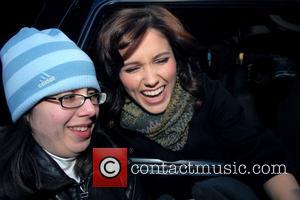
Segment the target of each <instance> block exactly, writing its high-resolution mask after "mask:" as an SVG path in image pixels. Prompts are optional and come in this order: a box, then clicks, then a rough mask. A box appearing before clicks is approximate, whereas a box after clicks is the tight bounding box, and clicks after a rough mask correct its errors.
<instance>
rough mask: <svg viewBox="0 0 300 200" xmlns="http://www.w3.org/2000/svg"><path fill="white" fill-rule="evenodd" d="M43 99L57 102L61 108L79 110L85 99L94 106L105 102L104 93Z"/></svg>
mask: <svg viewBox="0 0 300 200" xmlns="http://www.w3.org/2000/svg"><path fill="white" fill-rule="evenodd" d="M45 99H52V100H58V101H59V102H60V105H61V106H62V107H63V108H79V107H80V106H82V105H83V104H84V102H85V101H86V100H87V99H89V100H91V102H92V104H94V105H99V104H103V103H104V102H105V100H106V93H104V92H100V93H93V94H91V95H88V96H83V95H81V94H66V95H64V96H61V97H46V98H45Z"/></svg>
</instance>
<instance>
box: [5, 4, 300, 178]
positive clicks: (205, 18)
mask: <svg viewBox="0 0 300 200" xmlns="http://www.w3.org/2000/svg"><path fill="white" fill-rule="evenodd" d="M234 2H235V1H230V2H229V1H211V2H210V3H209V1H195V0H194V1H180V0H179V1H163V2H160V3H159V1H155V2H138V1H128V2H126V1H120V2H117V3H111V4H108V5H105V6H104V5H103V4H101V3H99V5H97V4H95V5H94V8H93V10H92V11H91V13H92V14H91V15H90V16H89V18H87V19H88V20H89V21H86V22H85V24H84V26H83V28H82V29H81V33H80V35H79V33H76V34H75V33H74V30H75V29H74V26H75V25H74V26H73V25H71V24H70V22H72V21H73V20H74V18H73V16H71V15H70V16H69V17H68V16H64V22H63V23H62V22H61V23H60V25H59V26H61V27H62V28H65V29H66V32H69V33H70V34H74V35H76V36H78V35H79V40H78V44H79V45H80V46H82V48H83V49H85V50H86V51H87V52H88V54H90V55H91V56H92V57H94V56H95V55H94V52H95V49H94V48H95V46H94V44H95V38H96V33H97V31H98V30H99V29H100V27H101V25H102V22H103V19H105V17H106V16H108V15H109V14H110V13H111V12H112V11H113V10H114V9H116V8H120V7H126V6H140V5H142V4H145V3H149V4H150V3H151V4H155V3H157V4H158V3H159V5H164V6H165V7H167V8H169V9H170V10H171V11H172V12H173V13H174V14H175V15H176V16H177V17H178V18H179V19H181V21H182V22H183V24H184V26H185V28H186V29H187V30H188V31H189V32H191V33H192V34H193V35H194V36H195V37H196V38H197V40H198V42H199V45H201V47H202V48H203V49H204V50H205V51H206V56H207V58H206V63H207V65H206V67H205V68H204V69H203V70H204V71H205V72H206V73H207V74H208V75H209V76H210V78H212V79H216V80H220V81H221V82H222V83H223V84H224V86H225V87H226V88H227V89H228V91H229V92H230V93H231V94H232V95H233V96H234V97H236V98H237V100H238V101H239V103H240V104H241V105H242V106H243V109H244V111H245V114H246V117H247V119H248V120H249V121H250V122H251V123H252V124H253V126H256V127H258V128H261V129H266V130H267V131H270V132H271V133H272V134H275V135H276V137H278V139H279V140H281V142H282V143H283V144H284V146H285V147H286V149H287V150H288V152H289V153H290V156H291V157H292V159H293V161H294V162H295V163H294V164H295V165H297V166H298V169H299V171H298V172H297V173H298V176H297V178H298V181H300V176H299V173H300V153H299V152H300V148H299V141H300V78H299V76H300V74H299V73H300V72H299V70H300V69H299V68H300V51H299V50H298V48H299V47H300V12H299V9H300V4H299V2H298V3H291V4H290V3H284V2H285V1H274V3H270V1H261V2H259V1H253V2H252V3H251V1H250V2H248V3H246V1H236V2H240V3H236V4H235V3H234ZM265 2H268V3H265ZM76 16H77V17H78V16H80V12H78V13H76ZM48 20H49V18H48ZM82 21H84V20H82V19H81V22H82ZM72 31H73V33H72ZM0 89H1V90H2V91H1V93H0V95H1V100H0V112H1V115H2V116H1V124H0V127H1V126H5V125H7V124H9V123H10V120H9V115H8V109H7V106H6V105H5V102H4V93H3V88H2V87H1V88H0ZM137 162H143V160H142V161H141V160H138V161H137Z"/></svg>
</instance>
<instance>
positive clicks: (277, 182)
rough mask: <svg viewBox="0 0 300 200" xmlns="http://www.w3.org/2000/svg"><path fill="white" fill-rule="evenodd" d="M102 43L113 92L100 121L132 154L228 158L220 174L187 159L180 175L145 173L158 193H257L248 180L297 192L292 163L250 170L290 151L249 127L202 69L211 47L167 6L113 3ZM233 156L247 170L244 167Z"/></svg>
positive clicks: (281, 192) (276, 194)
mask: <svg viewBox="0 0 300 200" xmlns="http://www.w3.org/2000/svg"><path fill="white" fill-rule="evenodd" d="M97 49H98V54H97V55H98V57H99V61H100V66H102V68H100V69H102V70H103V71H102V73H100V75H101V76H103V85H104V87H105V88H106V89H107V94H108V99H107V102H106V108H107V110H108V111H107V112H105V118H101V119H100V120H101V121H103V126H105V127H106V128H107V129H109V130H110V134H111V135H113V134H114V135H115V136H114V137H115V138H116V139H119V140H120V142H122V143H124V144H123V145H127V146H128V147H130V148H131V151H130V152H132V154H133V155H132V156H137V157H148V158H155V159H161V160H165V161H174V160H176V161H177V160H217V161H222V162H224V163H225V166H226V168H225V171H220V170H217V172H216V174H215V175H220V174H221V175H226V176H221V177H205V176H202V177H201V176H193V174H191V176H190V177H187V176H186V174H188V173H187V171H186V170H188V169H189V164H190V163H187V162H185V163H184V164H185V165H181V166H180V167H183V169H185V170H184V171H183V172H181V173H180V170H179V175H183V176H176V175H174V174H175V173H176V172H175V171H174V170H173V171H170V174H169V176H156V175H155V174H151V172H150V175H149V176H144V177H143V179H144V183H145V185H147V186H148V187H146V188H147V189H149V190H150V191H151V194H152V195H153V196H154V197H158V196H160V195H162V194H164V193H167V194H171V195H172V196H173V197H175V198H176V199H190V198H195V199H230V200H234V199H256V197H255V195H253V192H251V190H249V187H247V185H248V186H252V187H253V188H258V189H262V188H264V189H265V191H266V192H267V193H268V195H269V197H270V198H271V199H285V200H287V199H289V200H291V199H300V190H299V185H298V183H297V181H296V180H295V178H294V176H293V175H292V174H291V172H292V170H290V169H291V168H289V167H288V166H286V167H287V168H286V171H284V170H281V171H279V170H277V171H276V172H274V173H272V172H270V173H268V172H267V173H265V174H264V172H257V171H255V173H257V174H255V173H254V171H251V169H252V168H251V167H252V166H254V165H256V164H257V165H256V169H257V168H258V167H263V165H267V166H269V167H270V168H271V167H272V164H275V165H277V166H284V165H285V164H286V158H287V157H286V155H285V152H284V151H283V149H282V147H281V146H280V145H279V144H278V141H277V140H276V139H275V138H274V137H273V136H272V135H268V134H262V133H259V132H258V130H256V129H254V128H253V127H251V126H249V125H248V124H247V121H246V120H245V117H244V115H243V109H242V108H241V106H240V105H239V104H238V103H237V101H236V100H235V99H234V98H233V97H232V96H231V95H230V94H229V93H228V92H227V91H226V90H225V89H224V88H223V86H222V84H221V83H220V82H219V81H215V80H211V79H210V78H209V77H208V76H207V75H205V74H204V73H202V72H201V70H202V67H203V66H205V62H206V54H204V53H202V52H201V51H199V48H198V46H197V41H196V39H195V38H194V37H193V36H192V35H191V34H190V33H188V32H187V31H186V30H185V28H184V26H183V24H182V23H181V22H180V21H179V19H178V18H176V17H175V16H174V15H173V14H172V13H170V12H169V11H168V10H167V9H165V8H163V7H160V6H144V7H143V6H141V7H132V8H130V7H129V8H123V9H120V10H115V12H114V13H113V14H112V15H109V16H107V21H106V22H105V23H103V24H102V27H101V29H100V31H99V35H98V42H97ZM201 56H203V57H201ZM199 58H200V59H199ZM201 58H202V59H201ZM234 163H236V164H237V165H236V167H237V168H238V169H243V170H242V171H240V173H239V171H237V172H236V171H234V167H235V166H234V165H232V164H234ZM203 164H205V163H203ZM226 164H227V165H226ZM245 167H246V169H245ZM179 169H180V168H179ZM200 169H201V168H200ZM285 172H288V173H285ZM162 173H163V174H164V172H162ZM200 173H201V170H200ZM276 173H278V174H276ZM172 174H173V175H172ZM211 174H212V175H213V174H214V171H211ZM200 175H201V174H200ZM204 175H205V174H204ZM233 178H237V179H233ZM237 180H239V181H237ZM243 183H246V184H247V185H245V184H243ZM165 197H166V196H165Z"/></svg>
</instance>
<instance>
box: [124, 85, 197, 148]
mask: <svg viewBox="0 0 300 200" xmlns="http://www.w3.org/2000/svg"><path fill="white" fill-rule="evenodd" d="M194 101H195V100H194V98H193V97H192V95H190V94H189V93H188V92H187V91H185V90H184V89H183V88H182V87H181V86H180V84H179V83H176V86H175V89H174V92H173V94H172V97H171V101H170V103H169V105H168V107H167V110H166V111H165V112H164V113H162V114H160V115H153V114H149V113H148V112H145V111H144V110H142V109H141V108H140V107H139V106H138V105H137V104H136V103H134V102H132V101H130V100H129V102H128V103H126V104H125V105H124V107H123V110H122V113H121V122H120V124H121V126H122V127H123V128H125V129H129V130H134V131H138V132H140V133H142V134H144V135H145V136H146V137H148V138H149V139H151V140H154V141H155V142H157V143H158V144H160V145H161V146H163V147H164V148H167V149H170V150H172V151H179V150H181V149H182V148H183V147H184V145H185V143H186V141H187V137H188V129H189V125H188V124H189V122H190V121H191V119H192V116H193V113H194Z"/></svg>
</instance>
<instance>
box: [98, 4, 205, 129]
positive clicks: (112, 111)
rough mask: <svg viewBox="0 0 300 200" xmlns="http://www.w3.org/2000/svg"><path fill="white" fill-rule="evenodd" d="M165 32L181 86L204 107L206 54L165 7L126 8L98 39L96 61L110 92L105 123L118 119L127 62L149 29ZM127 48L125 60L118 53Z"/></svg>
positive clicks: (107, 24)
mask: <svg viewBox="0 0 300 200" xmlns="http://www.w3.org/2000/svg"><path fill="white" fill-rule="evenodd" d="M150 28H153V29H155V30H157V31H159V32H160V33H162V34H163V35H164V36H165V38H166V39H167V40H168V42H169V44H170V45H171V47H172V50H173V52H174V55H175V59H176V63H177V76H178V78H179V81H180V84H181V85H182V87H183V88H184V89H185V90H187V91H188V92H190V93H191V94H192V95H193V96H195V97H196V98H197V101H196V104H195V105H196V106H197V105H198V106H199V105H200V104H201V100H202V99H201V98H202V89H201V80H200V73H201V69H202V66H203V65H204V62H203V63H201V62H202V61H204V59H205V57H204V56H205V53H204V51H202V49H201V48H200V47H199V46H198V45H197V41H196V39H195V38H194V36H192V35H191V34H190V33H189V32H187V31H186V29H185V28H184V26H183V24H182V23H181V22H180V21H179V19H178V18H177V17H175V16H174V15H173V14H172V13H171V12H170V11H168V10H167V9H166V8H164V7H162V6H147V5H146V6H143V7H132V8H123V9H120V10H118V11H116V12H114V13H113V14H112V15H110V16H108V17H107V21H106V22H105V23H104V24H103V26H102V27H101V29H100V31H99V33H98V36H97V43H96V48H97V53H96V55H97V61H98V62H99V65H100V66H99V68H100V79H101V82H102V84H103V86H104V87H105V89H106V90H107V93H108V99H107V103H106V107H105V108H104V110H107V112H105V117H104V118H105V119H104V118H102V119H104V120H108V121H106V122H105V123H104V124H105V125H108V126H110V127H111V126H113V124H114V121H115V120H116V119H119V115H120V112H121V109H122V107H123V105H124V101H125V96H126V93H125V91H124V88H123V86H122V83H121V81H120V79H119V72H120V70H121V68H122V67H123V65H124V60H126V58H128V57H130V55H131V54H132V53H133V52H134V51H135V49H136V47H137V46H138V44H139V43H140V42H141V40H142V38H143V36H144V34H145V33H146V32H147V30H148V29H150ZM125 48H128V49H127V51H126V52H125V54H124V57H122V56H121V55H120V53H119V50H122V49H125Z"/></svg>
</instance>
